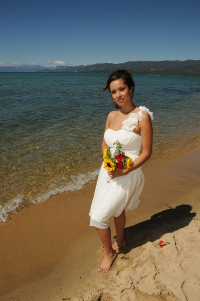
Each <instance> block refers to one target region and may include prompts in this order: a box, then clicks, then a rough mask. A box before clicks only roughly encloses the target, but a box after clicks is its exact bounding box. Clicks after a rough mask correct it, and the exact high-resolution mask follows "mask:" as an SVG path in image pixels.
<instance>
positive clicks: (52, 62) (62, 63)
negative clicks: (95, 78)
mask: <svg viewBox="0 0 200 301" xmlns="http://www.w3.org/2000/svg"><path fill="white" fill-rule="evenodd" d="M45 65H46V66H54V67H55V66H69V65H70V64H68V63H66V62H64V61H59V60H57V61H46V62H45Z"/></svg>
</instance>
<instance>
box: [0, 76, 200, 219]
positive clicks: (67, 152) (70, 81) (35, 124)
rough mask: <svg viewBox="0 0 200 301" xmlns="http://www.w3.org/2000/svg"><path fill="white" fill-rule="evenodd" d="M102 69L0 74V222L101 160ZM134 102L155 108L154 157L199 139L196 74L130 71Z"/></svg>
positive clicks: (66, 186) (86, 174) (77, 181)
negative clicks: (152, 73)
mask: <svg viewBox="0 0 200 301" xmlns="http://www.w3.org/2000/svg"><path fill="white" fill-rule="evenodd" d="M107 77H108V74H103V73H95V74H93V73H0V156H1V157H0V160H1V165H0V180H1V181H0V195H1V199H0V221H5V220H6V218H7V216H8V214H9V212H12V211H14V210H16V208H20V207H21V206H23V205H24V204H26V203H28V202H40V201H44V200H46V199H48V198H49V197H50V196H51V195H53V194H56V193H60V192H63V191H67V190H75V189H80V188H81V187H82V186H83V185H84V184H85V183H87V182H89V181H90V180H92V179H95V178H96V176H97V174H98V168H99V166H100V164H101V162H102V154H101V142H102V137H103V131H104V126H105V121H106V118H107V114H108V113H109V112H110V111H111V110H113V109H114V106H113V102H112V99H111V97H110V95H109V93H108V92H104V93H101V92H99V90H98V89H97V87H100V88H102V87H104V86H105V84H106V80H107ZM133 77H134V80H135V83H136V90H135V96H134V103H135V104H136V105H138V106H139V105H144V106H146V107H148V108H149V109H150V111H153V112H154V117H155V120H154V122H153V127H154V155H153V159H154V160H162V157H163V156H165V155H166V154H168V153H170V152H174V151H176V150H178V151H179V150H180V145H181V147H186V146H187V147H188V146H190V145H191V146H192V147H195V146H197V144H198V141H199V140H198V139H199V128H200V121H199V114H200V78H199V77H180V76H156V75H133Z"/></svg>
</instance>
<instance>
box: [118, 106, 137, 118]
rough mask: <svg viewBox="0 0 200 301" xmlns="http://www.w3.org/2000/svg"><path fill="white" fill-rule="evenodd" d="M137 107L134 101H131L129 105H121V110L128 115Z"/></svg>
mask: <svg viewBox="0 0 200 301" xmlns="http://www.w3.org/2000/svg"><path fill="white" fill-rule="evenodd" d="M135 108H136V106H135V105H134V104H133V103H131V104H130V105H128V106H125V107H121V109H120V111H121V113H122V114H124V115H128V114H129V113H130V112H133V111H134V110H135Z"/></svg>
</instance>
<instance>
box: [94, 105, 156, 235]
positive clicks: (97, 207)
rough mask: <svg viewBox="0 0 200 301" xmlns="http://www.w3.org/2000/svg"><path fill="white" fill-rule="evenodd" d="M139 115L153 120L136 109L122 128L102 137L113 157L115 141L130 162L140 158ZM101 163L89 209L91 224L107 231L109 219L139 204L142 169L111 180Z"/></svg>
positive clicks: (143, 108) (141, 110)
mask: <svg viewBox="0 0 200 301" xmlns="http://www.w3.org/2000/svg"><path fill="white" fill-rule="evenodd" d="M142 112H144V113H146V114H149V116H150V117H151V119H152V120H153V113H152V112H150V111H149V109H147V108H146V107H144V106H143V107H142V106H140V107H139V112H137V113H131V114H130V115H129V117H128V119H126V120H124V122H123V123H122V129H121V130H118V131H114V130H112V129H107V130H106V131H105V134H104V138H105V142H106V144H107V145H108V147H109V148H110V151H111V154H112V155H113V154H114V151H115V147H116V146H115V145H114V143H115V142H116V141H117V140H118V141H119V143H120V144H122V148H121V151H122V152H124V153H125V155H126V156H128V157H131V158H132V160H133V162H134V161H135V159H136V158H137V157H138V156H139V153H140V149H141V136H139V135H137V134H136V133H134V132H133V130H134V128H135V127H136V126H137V125H138V122H139V121H141V120H142ZM108 178H109V176H108V173H107V171H106V169H105V168H104V165H103V164H102V166H101V169H100V172H99V177H98V181H97V185H96V189H95V193H94V198H93V201H92V205H91V209H90V213H89V215H90V225H91V226H94V227H97V228H101V229H106V228H108V227H109V224H108V221H109V218H110V217H111V216H115V217H118V216H120V215H121V213H122V212H123V210H133V209H135V208H136V207H137V206H138V204H139V203H140V200H139V196H140V194H141V192H142V189H143V186H144V175H143V172H142V170H141V168H140V167H139V168H137V169H136V170H133V171H131V172H129V173H128V174H127V175H124V176H121V177H117V178H114V179H110V180H109V181H108Z"/></svg>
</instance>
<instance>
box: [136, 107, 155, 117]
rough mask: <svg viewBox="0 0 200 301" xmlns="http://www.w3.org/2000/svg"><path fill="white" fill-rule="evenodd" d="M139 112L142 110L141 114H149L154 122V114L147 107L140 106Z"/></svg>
mask: <svg viewBox="0 0 200 301" xmlns="http://www.w3.org/2000/svg"><path fill="white" fill-rule="evenodd" d="M139 110H140V112H144V113H146V114H148V115H149V116H150V118H151V120H154V117H153V112H150V111H149V109H147V108H146V107H145V106H140V107H139Z"/></svg>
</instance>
